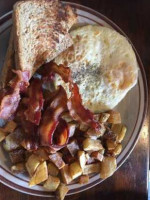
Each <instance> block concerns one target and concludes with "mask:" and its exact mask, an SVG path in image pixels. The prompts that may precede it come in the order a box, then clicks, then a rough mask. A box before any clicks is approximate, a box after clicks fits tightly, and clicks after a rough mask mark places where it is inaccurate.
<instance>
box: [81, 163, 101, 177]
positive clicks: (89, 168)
mask: <svg viewBox="0 0 150 200" xmlns="http://www.w3.org/2000/svg"><path fill="white" fill-rule="evenodd" d="M98 172H100V163H93V164H90V165H85V168H84V170H83V174H84V175H86V174H92V173H98Z"/></svg>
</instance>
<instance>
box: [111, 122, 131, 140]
mask: <svg viewBox="0 0 150 200" xmlns="http://www.w3.org/2000/svg"><path fill="white" fill-rule="evenodd" d="M111 130H112V131H113V132H114V133H115V134H116V135H117V142H119V143H121V142H122V140H123V139H124V137H125V134H126V131H127V128H126V127H125V126H124V125H123V124H113V125H112V127H111Z"/></svg>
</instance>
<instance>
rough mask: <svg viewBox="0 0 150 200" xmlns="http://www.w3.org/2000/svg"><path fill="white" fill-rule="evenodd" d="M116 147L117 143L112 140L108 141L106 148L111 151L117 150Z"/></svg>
mask: <svg viewBox="0 0 150 200" xmlns="http://www.w3.org/2000/svg"><path fill="white" fill-rule="evenodd" d="M116 146H117V143H116V141H112V140H107V141H106V147H107V149H108V150H110V151H111V150H114V149H115V148H116Z"/></svg>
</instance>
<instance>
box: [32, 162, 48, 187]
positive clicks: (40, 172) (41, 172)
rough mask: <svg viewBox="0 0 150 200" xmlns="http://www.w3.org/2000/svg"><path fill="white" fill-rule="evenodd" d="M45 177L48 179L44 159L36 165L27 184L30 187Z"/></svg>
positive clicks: (44, 179)
mask: <svg viewBox="0 0 150 200" xmlns="http://www.w3.org/2000/svg"><path fill="white" fill-rule="evenodd" d="M47 179H48V170H47V164H46V161H44V162H42V163H41V164H40V165H39V166H38V167H37V169H36V171H35V173H34V175H33V176H32V178H31V180H30V182H29V186H30V187H32V186H34V185H37V184H39V183H42V182H43V181H46V180H47Z"/></svg>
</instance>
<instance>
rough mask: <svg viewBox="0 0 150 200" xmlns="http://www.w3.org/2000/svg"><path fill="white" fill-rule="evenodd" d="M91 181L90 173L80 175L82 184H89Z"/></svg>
mask: <svg viewBox="0 0 150 200" xmlns="http://www.w3.org/2000/svg"><path fill="white" fill-rule="evenodd" d="M88 182H89V176H88V175H82V176H80V177H79V183H80V184H87V183H88Z"/></svg>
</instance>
